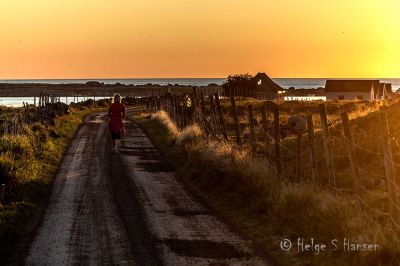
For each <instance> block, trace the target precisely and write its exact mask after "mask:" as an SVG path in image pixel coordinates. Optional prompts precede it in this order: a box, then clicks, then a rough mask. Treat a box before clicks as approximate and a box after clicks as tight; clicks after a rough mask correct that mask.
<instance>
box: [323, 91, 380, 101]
mask: <svg viewBox="0 0 400 266" xmlns="http://www.w3.org/2000/svg"><path fill="white" fill-rule="evenodd" d="M339 95H343V96H344V100H356V99H357V96H362V97H363V100H364V101H372V100H373V99H371V92H325V96H326V99H327V100H339Z"/></svg>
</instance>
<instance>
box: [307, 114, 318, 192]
mask: <svg viewBox="0 0 400 266" xmlns="http://www.w3.org/2000/svg"><path fill="white" fill-rule="evenodd" d="M307 133H308V142H309V145H310V157H311V177H312V181H313V185H315V179H316V177H317V175H318V169H317V151H316V146H315V135H314V122H313V117H312V115H309V116H307Z"/></svg>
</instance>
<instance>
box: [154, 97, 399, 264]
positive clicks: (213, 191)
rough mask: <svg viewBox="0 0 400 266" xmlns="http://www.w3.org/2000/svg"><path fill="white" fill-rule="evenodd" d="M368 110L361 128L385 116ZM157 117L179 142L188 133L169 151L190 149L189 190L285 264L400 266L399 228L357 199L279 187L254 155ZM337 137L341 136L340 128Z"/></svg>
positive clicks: (360, 113) (185, 168)
mask: <svg viewBox="0 0 400 266" xmlns="http://www.w3.org/2000/svg"><path fill="white" fill-rule="evenodd" d="M368 108H372V109H368ZM368 108H364V107H360V108H359V109H358V108H356V109H355V110H353V114H352V115H353V117H358V120H357V122H358V121H359V122H358V123H360V124H362V123H363V121H365V120H368V119H369V118H368V117H369V116H370V114H369V112H370V111H371V110H379V109H380V108H381V104H376V105H371V106H370V107H368ZM374 108H376V109H374ZM392 108H394V107H392ZM396 108H397V107H396ZM398 109H399V110H400V108H398ZM154 117H155V119H157V120H158V121H160V122H162V124H163V126H164V127H166V128H168V129H171V131H170V133H171V135H173V136H175V138H176V139H178V138H179V137H180V134H181V132H185V133H184V134H185V139H190V140H191V141H189V142H185V141H180V142H178V141H176V142H174V143H175V144H173V146H171V147H170V148H171V149H176V148H177V147H183V148H184V150H185V152H186V153H187V160H186V161H185V162H184V164H183V165H181V166H180V167H181V169H180V170H179V171H181V172H182V173H184V176H185V181H186V182H187V183H188V184H189V185H190V187H192V189H194V190H195V191H197V192H198V193H199V194H201V195H203V197H204V198H205V199H206V200H207V201H208V202H209V203H210V204H211V206H213V207H214V208H216V209H217V210H218V211H219V212H220V213H222V214H223V215H224V216H225V217H226V218H228V219H229V220H230V221H232V223H233V224H234V225H235V226H236V227H237V228H239V229H240V230H241V231H242V232H244V233H245V234H247V235H248V236H250V237H251V238H252V239H253V240H254V241H255V242H256V243H257V244H259V245H261V246H262V247H263V249H264V250H265V252H267V253H269V254H273V256H274V257H275V258H276V259H277V261H279V262H280V263H281V264H299V265H300V264H314V265H399V263H400V252H399V250H400V249H399V248H400V247H399V239H398V235H397V233H395V231H394V230H393V227H392V226H391V225H390V224H388V223H387V220H386V219H382V217H377V216H376V214H375V213H374V212H369V211H368V210H366V209H365V208H363V207H362V205H361V204H360V203H359V202H358V201H357V200H356V199H355V198H354V197H353V196H352V195H351V194H349V195H346V194H337V193H334V192H332V191H330V190H327V189H321V188H320V189H316V187H315V186H313V185H312V184H311V183H307V182H306V183H301V184H292V183H288V182H286V181H284V180H278V177H277V175H276V171H275V168H274V167H273V166H271V165H269V164H268V163H267V161H266V160H265V159H264V158H259V157H254V156H253V155H252V154H251V153H250V152H249V150H248V149H246V148H240V149H239V147H237V146H235V145H233V144H230V143H224V142H217V141H210V140H205V139H203V138H201V137H200V136H201V134H198V132H199V131H198V130H197V127H196V126H194V128H196V130H193V128H192V129H187V130H186V129H183V130H182V131H179V130H178V129H177V128H176V126H175V125H174V123H173V122H172V120H171V119H169V118H168V117H167V115H166V114H165V113H162V114H156V115H155V116H154ZM159 117H162V119H161V118H159ZM391 117H392V116H390V117H389V118H391ZM399 117H400V116H399ZM364 123H365V122H364ZM153 126H154V125H153ZM396 128H397V126H396ZM335 130H336V131H335ZM153 131H155V130H153ZM335 132H338V130H337V129H335V128H333V133H334V134H336V133H335ZM191 135H192V136H191ZM318 146H321V143H318ZM343 152H344V151H343ZM286 163H287V162H286ZM322 164H323V162H321V166H322ZM346 166H347V167H348V165H346ZM285 238H288V239H291V240H293V241H294V240H296V239H297V238H304V239H306V240H307V239H308V240H309V239H310V238H314V239H316V240H317V241H318V242H323V243H330V241H331V240H333V239H338V241H339V243H341V241H343V239H344V238H350V239H351V240H352V241H354V242H360V243H376V244H379V245H380V247H381V248H380V249H379V250H378V251H376V252H345V251H343V250H341V249H340V248H343V247H340V246H339V250H338V251H333V250H329V251H328V252H324V253H322V254H320V255H318V256H316V255H314V254H312V253H310V252H304V253H297V252H289V253H287V252H283V251H282V250H281V249H280V248H279V241H280V240H283V239H285Z"/></svg>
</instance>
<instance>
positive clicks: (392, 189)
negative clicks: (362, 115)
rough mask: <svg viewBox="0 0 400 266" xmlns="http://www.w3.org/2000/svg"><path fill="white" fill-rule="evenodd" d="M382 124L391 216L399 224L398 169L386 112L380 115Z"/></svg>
mask: <svg viewBox="0 0 400 266" xmlns="http://www.w3.org/2000/svg"><path fill="white" fill-rule="evenodd" d="M380 122H381V123H380V124H381V125H382V128H383V131H382V137H381V139H382V148H383V161H384V164H385V173H386V183H387V187H388V192H389V206H390V214H391V216H392V218H393V220H394V221H395V223H397V224H399V222H400V221H399V220H400V219H399V218H400V217H399V210H398V208H399V207H398V204H397V184H396V179H395V176H396V169H395V167H394V165H393V154H392V148H391V141H390V138H389V136H390V132H389V123H388V120H387V113H386V112H385V111H384V112H382V113H381V114H380Z"/></svg>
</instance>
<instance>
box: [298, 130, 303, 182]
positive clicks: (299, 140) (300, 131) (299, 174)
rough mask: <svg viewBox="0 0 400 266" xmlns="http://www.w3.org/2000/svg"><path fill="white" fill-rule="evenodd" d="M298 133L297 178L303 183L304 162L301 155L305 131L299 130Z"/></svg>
mask: <svg viewBox="0 0 400 266" xmlns="http://www.w3.org/2000/svg"><path fill="white" fill-rule="evenodd" d="M296 131H297V132H296V133H297V150H296V151H297V152H296V177H297V181H298V182H301V179H302V161H301V153H302V148H303V129H301V128H298V129H297V130H296Z"/></svg>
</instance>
